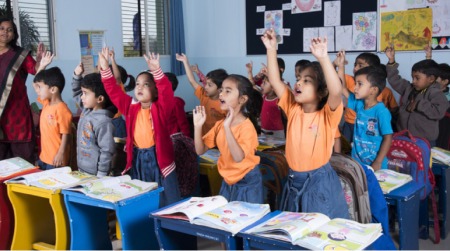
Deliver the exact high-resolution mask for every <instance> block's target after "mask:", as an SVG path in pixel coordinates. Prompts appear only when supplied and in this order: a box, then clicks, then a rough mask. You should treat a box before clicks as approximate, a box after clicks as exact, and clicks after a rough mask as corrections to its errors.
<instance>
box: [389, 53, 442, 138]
mask: <svg viewBox="0 0 450 251" xmlns="http://www.w3.org/2000/svg"><path fill="white" fill-rule="evenodd" d="M385 53H386V56H387V57H388V59H389V63H388V64H387V66H386V70H387V77H388V81H389V83H390V84H391V86H392V88H394V90H395V91H397V92H398V93H399V94H400V95H401V101H400V104H401V105H400V111H399V118H398V121H397V128H398V130H404V129H408V130H409V131H410V132H411V133H412V135H414V136H416V137H422V138H425V139H427V140H428V141H429V142H430V145H431V146H432V147H433V146H435V145H436V139H437V137H438V134H439V120H440V119H442V118H443V117H444V115H445V111H446V110H447V108H448V107H449V103H448V101H447V99H446V98H445V95H444V93H442V91H441V90H440V86H439V84H437V83H436V79H437V77H438V76H439V69H438V64H437V63H436V62H435V61H433V60H428V59H426V60H422V61H419V62H417V63H415V64H414V65H413V67H412V78H413V81H412V83H410V82H408V81H407V80H405V79H403V78H402V77H401V76H400V75H399V72H398V63H396V62H395V51H394V47H391V46H389V47H387V48H386V50H385Z"/></svg>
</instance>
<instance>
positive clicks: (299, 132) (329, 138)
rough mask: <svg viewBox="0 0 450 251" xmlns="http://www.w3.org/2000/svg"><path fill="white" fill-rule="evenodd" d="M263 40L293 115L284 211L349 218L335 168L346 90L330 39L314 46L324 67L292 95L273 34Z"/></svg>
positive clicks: (283, 102)
mask: <svg viewBox="0 0 450 251" xmlns="http://www.w3.org/2000/svg"><path fill="white" fill-rule="evenodd" d="M261 39H262V41H263V43H264V45H265V46H266V48H267V62H268V73H269V81H270V84H271V85H272V87H273V89H274V90H275V93H276V94H277V96H278V97H279V98H280V101H279V103H278V105H279V106H280V107H281V109H283V110H284V111H285V113H286V115H287V117H288V126H287V137H286V159H287V162H288V163H289V166H290V170H289V176H288V180H287V183H286V185H285V188H284V191H283V195H282V201H281V210H283V211H294V212H299V211H301V212H320V213H323V214H326V215H328V216H329V217H330V218H336V217H340V218H348V217H349V215H348V206H347V203H346V202H345V198H344V194H343V191H342V187H341V183H340V181H339V178H338V176H337V175H336V172H335V171H334V170H333V168H332V167H331V166H330V164H329V160H330V157H331V153H332V149H333V143H334V138H335V134H336V129H337V127H338V124H339V121H340V120H341V117H342V112H343V105H342V98H341V95H342V87H341V83H340V81H339V78H338V75H337V73H336V71H335V69H334V68H333V65H332V64H331V61H330V59H329V57H328V52H327V41H326V39H320V38H315V39H313V40H312V44H311V46H310V48H311V52H312V54H313V55H314V56H315V57H316V58H317V60H318V61H319V63H317V62H313V63H311V64H310V65H309V66H307V67H305V68H304V69H303V70H302V71H301V72H300V75H299V76H298V78H297V83H296V84H295V86H294V89H293V92H291V91H290V90H289V89H288V88H287V87H286V85H285V84H284V83H283V82H282V81H281V80H280V76H279V74H280V73H279V70H278V66H277V50H276V48H277V41H276V38H275V32H274V31H273V30H269V31H266V33H265V34H264V35H263V36H262V38H261Z"/></svg>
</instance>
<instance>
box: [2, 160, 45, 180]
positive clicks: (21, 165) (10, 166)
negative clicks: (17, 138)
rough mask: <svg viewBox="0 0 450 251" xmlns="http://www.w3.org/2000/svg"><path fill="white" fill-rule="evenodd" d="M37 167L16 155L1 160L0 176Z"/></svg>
mask: <svg viewBox="0 0 450 251" xmlns="http://www.w3.org/2000/svg"><path fill="white" fill-rule="evenodd" d="M33 168H37V167H35V166H34V165H33V164H31V163H30V162H28V161H26V160H24V159H22V158H20V157H15V158H11V159H5V160H1V161H0V178H4V177H8V176H11V175H13V174H15V173H19V172H22V171H25V170H28V169H33Z"/></svg>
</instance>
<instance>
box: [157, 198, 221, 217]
mask: <svg viewBox="0 0 450 251" xmlns="http://www.w3.org/2000/svg"><path fill="white" fill-rule="evenodd" d="M227 203H228V201H227V200H226V199H225V198H224V197H223V196H220V195H217V196H212V197H205V198H202V197H192V198H190V199H189V200H187V201H184V202H181V203H179V204H176V205H174V206H172V207H169V208H166V209H164V210H161V211H158V212H156V213H153V215H157V216H161V217H164V218H172V219H181V220H187V221H190V222H191V223H192V220H193V219H194V218H195V217H196V216H198V215H201V214H203V213H206V212H208V211H211V210H213V209H215V208H217V207H220V206H223V205H225V204H227Z"/></svg>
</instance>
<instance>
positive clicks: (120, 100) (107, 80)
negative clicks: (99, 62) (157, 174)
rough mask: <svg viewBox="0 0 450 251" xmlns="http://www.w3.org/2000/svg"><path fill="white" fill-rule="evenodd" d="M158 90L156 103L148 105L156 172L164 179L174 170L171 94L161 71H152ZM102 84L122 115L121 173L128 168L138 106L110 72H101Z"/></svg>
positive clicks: (167, 81)
mask: <svg viewBox="0 0 450 251" xmlns="http://www.w3.org/2000/svg"><path fill="white" fill-rule="evenodd" d="M152 74H153V77H154V79H155V82H156V88H157V89H158V100H157V101H155V102H153V103H152V104H151V114H152V121H153V128H154V137H155V147H156V159H157V161H158V166H159V169H160V170H161V173H162V175H163V176H164V177H167V175H169V174H170V173H171V172H172V171H173V170H175V162H174V154H173V146H172V140H171V138H170V134H169V133H170V132H169V126H168V124H167V121H168V120H167V118H168V117H169V116H170V115H171V113H172V110H173V103H174V101H173V99H174V96H173V91H172V84H171V83H170V81H169V80H168V79H167V77H166V76H165V75H164V73H163V72H162V70H161V69H158V70H157V71H153V72H152ZM101 75H102V82H103V85H104V86H105V90H106V92H107V93H108V95H109V97H110V99H111V101H112V102H113V103H114V105H115V106H116V107H117V109H118V110H119V111H120V112H121V113H122V114H123V115H124V116H125V123H126V129H127V135H128V136H127V141H126V150H127V165H126V167H125V170H124V171H123V172H122V174H124V173H126V172H127V171H128V170H130V168H131V161H132V159H133V147H134V144H133V142H134V127H135V126H136V118H137V114H138V112H139V110H140V109H141V103H140V102H138V101H136V100H134V99H133V98H131V97H130V96H128V95H127V94H126V93H125V92H124V91H123V90H122V89H121V88H120V86H119V85H117V83H116V80H115V78H114V76H113V74H112V73H111V70H110V69H107V70H105V71H101Z"/></svg>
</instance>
